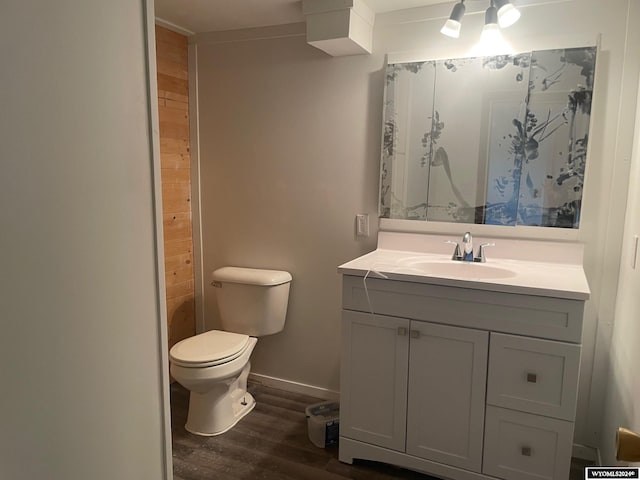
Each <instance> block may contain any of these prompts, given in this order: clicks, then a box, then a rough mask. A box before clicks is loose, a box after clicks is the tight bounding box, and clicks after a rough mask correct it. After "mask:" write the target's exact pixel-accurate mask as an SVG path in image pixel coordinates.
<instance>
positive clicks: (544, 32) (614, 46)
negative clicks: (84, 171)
mask: <svg viewBox="0 0 640 480" xmlns="http://www.w3.org/2000/svg"><path fill="white" fill-rule="evenodd" d="M635 3H636V2H634V1H633V0H630V1H629V0H616V1H611V2H602V1H600V0H570V1H562V2H561V1H558V2H541V4H538V5H533V6H528V7H524V8H523V9H522V11H523V15H522V19H521V20H520V22H519V23H518V24H517V25H516V26H514V27H512V28H511V29H509V30H507V31H505V36H506V37H507V39H508V40H509V41H510V42H511V43H512V44H513V45H514V47H515V48H516V49H518V50H527V49H534V48H552V47H554V46H567V45H569V46H571V45H575V44H576V43H585V42H589V41H595V40H596V38H597V36H598V35H599V34H601V50H600V54H599V58H598V73H597V77H596V94H595V95H596V99H595V104H594V108H593V112H592V113H593V121H592V137H591V142H590V143H591V147H590V148H591V156H590V163H589V166H588V172H587V184H586V187H585V198H584V202H585V212H584V216H583V221H582V228H581V230H580V235H579V237H580V240H581V241H583V242H585V244H586V258H585V269H586V271H587V276H588V278H589V282H590V285H591V288H592V290H593V297H592V300H591V301H590V302H589V304H588V307H587V315H586V324H585V333H584V355H583V361H582V370H581V386H580V396H579V405H578V423H577V431H576V439H577V441H578V442H579V443H584V444H587V445H596V444H597V440H598V432H599V429H600V420H601V411H602V408H603V401H604V389H603V388H602V385H603V379H604V377H605V376H606V362H604V359H605V358H606V355H607V352H608V345H609V340H610V337H611V325H612V322H613V311H614V305H615V293H616V284H617V278H618V265H619V255H620V242H621V232H622V227H623V224H624V207H625V203H626V191H627V185H628V176H627V175H628V170H629V161H628V160H629V158H630V153H631V144H632V135H633V117H634V105H635V97H636V92H637V72H638V69H639V65H638V62H639V59H638V58H637V53H636V51H635V50H634V51H631V52H628V51H627V46H628V44H629V41H628V39H627V35H629V36H630V39H631V40H632V39H633V38H635V37H636V36H637V35H638V33H637V32H636V31H634V30H633V29H632V30H630V31H629V32H627V17H628V16H629V15H630V18H631V21H632V25H633V21H634V19H635V21H636V23H637V19H638V16H637V11H636V10H637V8H636V6H635ZM630 6H631V7H630ZM630 8H631V12H629V9H630ZM449 9H450V6H446V5H444V6H434V7H425V8H418V9H412V10H406V11H401V12H395V13H388V14H384V15H379V16H378V17H377V18H376V26H375V30H374V54H373V55H370V56H355V57H343V58H331V57H328V56H326V55H325V54H323V53H322V52H320V51H318V50H315V49H313V48H311V47H309V46H307V45H306V44H305V39H304V36H302V35H297V34H296V33H295V32H296V28H298V27H295V26H289V27H287V28H280V29H272V30H269V29H259V30H256V31H254V32H249V31H244V32H232V33H226V34H222V33H221V34H206V35H200V36H197V37H196V38H195V43H196V44H197V49H198V62H197V67H198V81H199V89H200V93H199V101H198V106H199V109H200V111H199V115H200V149H201V150H200V153H201V157H200V167H201V169H202V170H201V192H202V235H203V245H204V255H203V270H204V272H205V275H208V274H209V272H211V270H213V269H214V268H217V267H219V266H222V265H226V264H237V265H245V266H257V267H269V268H283V269H288V270H290V271H291V272H292V274H293V276H294V283H293V285H292V290H291V302H290V312H289V315H288V320H287V325H286V328H285V331H284V332H283V333H281V334H279V335H276V336H273V337H271V338H264V339H261V340H260V342H259V343H258V347H257V349H256V352H255V354H254V357H253V359H254V360H253V371H254V372H257V373H260V374H265V375H270V376H274V377H277V378H281V379H285V380H290V381H295V382H301V383H305V384H311V385H315V386H318V387H322V388H326V389H329V390H337V389H338V378H339V336H340V334H339V328H340V313H339V305H340V279H339V277H338V276H337V275H336V273H335V269H336V266H337V265H338V264H340V263H341V262H343V261H345V260H348V259H350V258H353V257H355V256H357V255H358V254H360V253H363V252H365V251H368V250H370V249H372V248H374V247H375V229H372V237H371V238H369V239H368V240H365V241H362V240H358V239H356V238H354V235H353V230H354V228H353V223H354V222H353V219H354V215H355V214H356V213H361V212H364V213H369V214H370V215H372V217H375V212H376V211H377V191H378V163H379V153H380V131H381V102H382V87H383V74H382V67H383V65H384V54H385V53H387V52H404V51H410V50H418V51H420V52H422V53H424V54H425V55H430V56H437V57H439V58H442V57H444V58H446V57H454V56H461V55H465V54H466V53H467V52H468V51H469V50H470V49H471V47H472V46H473V44H474V43H475V41H476V39H477V37H478V35H479V32H480V29H481V25H482V22H483V14H482V12H479V13H474V12H472V11H470V10H468V15H467V16H466V17H465V23H464V30H463V35H462V36H461V38H460V39H459V40H458V41H453V40H451V39H448V38H446V37H444V36H442V35H440V34H439V33H438V30H439V28H440V27H441V24H442V21H443V19H444V18H445V17H446V16H447V15H448V13H449ZM269 35H276V38H267V37H269ZM252 36H253V37H258V38H254V39H251V37H252ZM234 40H237V41H234ZM629 99H632V100H633V102H629ZM374 223H375V222H374ZM204 304H205V317H206V321H207V326H208V328H211V327H215V326H216V322H217V312H216V309H215V300H214V297H213V292H212V289H210V288H205V292H204ZM594 365H595V366H594ZM592 373H594V375H595V378H594V381H593V382H592V381H591V379H592Z"/></svg>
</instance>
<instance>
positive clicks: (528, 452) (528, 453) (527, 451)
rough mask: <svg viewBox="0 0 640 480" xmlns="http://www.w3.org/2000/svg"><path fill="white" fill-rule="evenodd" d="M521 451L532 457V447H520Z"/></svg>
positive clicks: (525, 455)
mask: <svg viewBox="0 0 640 480" xmlns="http://www.w3.org/2000/svg"><path fill="white" fill-rule="evenodd" d="M520 453H521V454H522V456H524V457H530V456H531V447H522V448H521V449H520Z"/></svg>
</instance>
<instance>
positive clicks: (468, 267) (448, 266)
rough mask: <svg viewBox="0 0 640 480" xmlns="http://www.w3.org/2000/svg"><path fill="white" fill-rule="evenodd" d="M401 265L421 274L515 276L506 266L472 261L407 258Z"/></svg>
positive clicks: (474, 276)
mask: <svg viewBox="0 0 640 480" xmlns="http://www.w3.org/2000/svg"><path fill="white" fill-rule="evenodd" d="M401 264H402V265H403V266H406V267H409V268H412V269H416V270H417V271H419V272H420V273H421V274H422V275H433V276H435V277H450V278H460V279H474V280H479V279H483V278H484V279H494V278H495V279H497V278H510V277H515V276H516V272H514V271H513V270H509V269H507V268H502V267H496V266H493V265H487V264H486V263H472V262H454V261H451V262H434V261H429V260H424V259H407V260H406V261H402V262H401Z"/></svg>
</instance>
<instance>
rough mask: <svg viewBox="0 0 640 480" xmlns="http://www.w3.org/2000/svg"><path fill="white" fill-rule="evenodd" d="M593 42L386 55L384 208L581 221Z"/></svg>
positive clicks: (444, 217)
mask: <svg viewBox="0 0 640 480" xmlns="http://www.w3.org/2000/svg"><path fill="white" fill-rule="evenodd" d="M595 60H596V47H582V48H571V49H558V50H542V51H533V52H528V53H522V54H517V55H499V56H490V57H475V58H462V59H451V60H437V61H425V62H411V63H406V62H405V63H388V65H387V69H386V84H385V98H384V124H383V139H382V160H381V182H380V187H381V189H380V216H381V217H382V218H395V219H407V220H422V221H425V220H426V221H436V222H460V223H476V224H478V223H479V224H490V225H527V226H543V227H562V228H578V226H579V224H580V212H581V204H582V189H583V185H584V172H585V166H586V163H587V145H588V140H589V120H590V113H591V100H592V94H593V82H594V70H595Z"/></svg>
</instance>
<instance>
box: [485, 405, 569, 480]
mask: <svg viewBox="0 0 640 480" xmlns="http://www.w3.org/2000/svg"><path fill="white" fill-rule="evenodd" d="M572 441H573V423H572V422H566V421H564V420H557V419H555V418H548V417H541V416H538V415H531V414H528V413H522V412H515V411H513V410H507V409H503V408H497V407H492V406H487V414H486V419H485V437H484V462H483V468H482V472H483V473H485V474H487V475H493V476H495V477H499V478H502V479H505V480H547V479H548V480H566V479H567V478H569V468H570V465H571V448H572Z"/></svg>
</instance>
